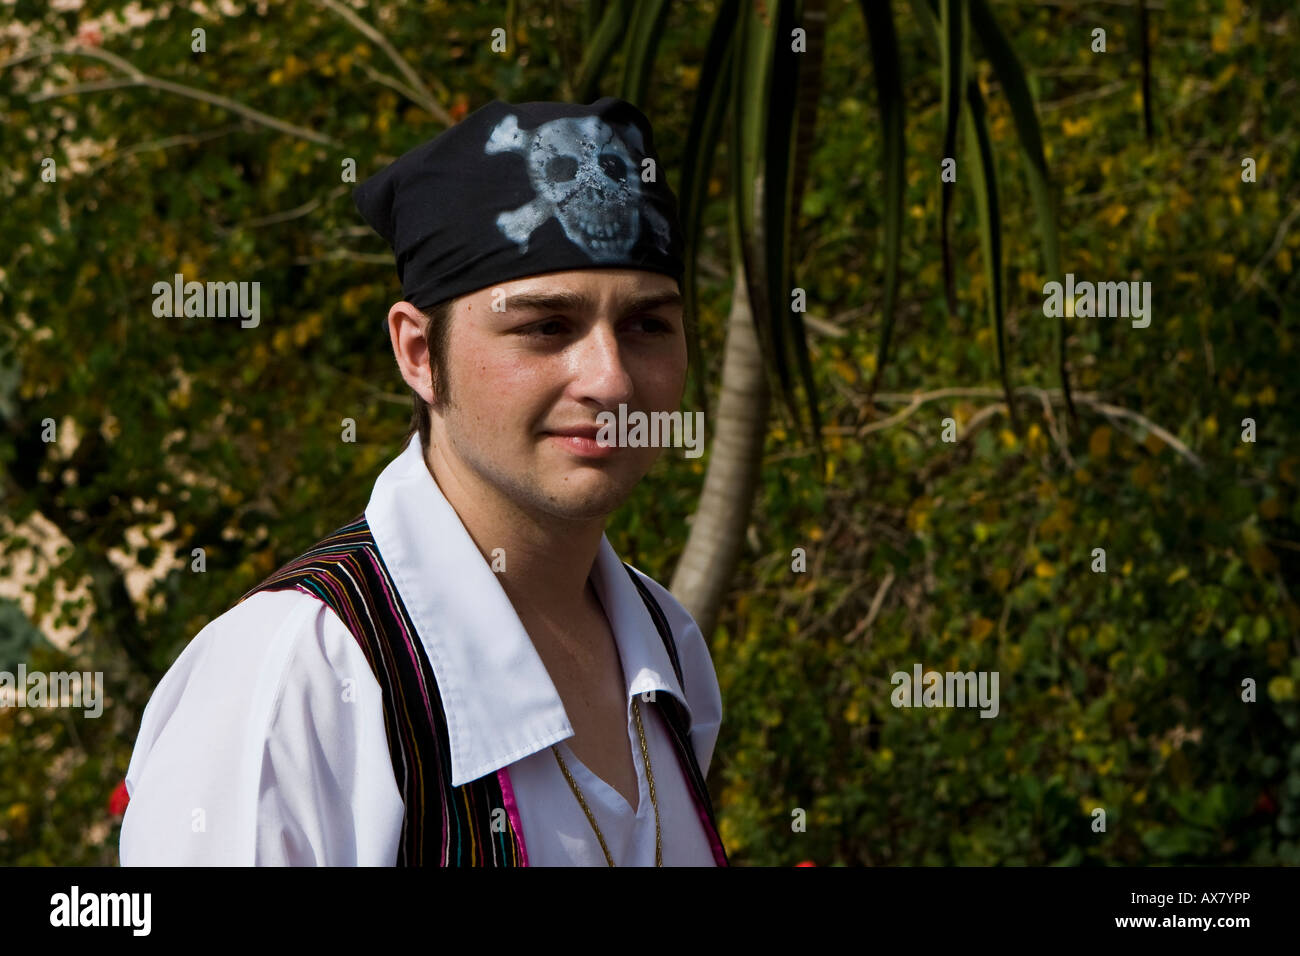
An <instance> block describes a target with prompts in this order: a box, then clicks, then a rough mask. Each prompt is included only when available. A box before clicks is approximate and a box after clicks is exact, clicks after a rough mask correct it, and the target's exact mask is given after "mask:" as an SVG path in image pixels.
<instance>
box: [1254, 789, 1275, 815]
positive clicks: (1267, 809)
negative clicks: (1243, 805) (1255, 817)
mask: <svg viewBox="0 0 1300 956" xmlns="http://www.w3.org/2000/svg"><path fill="white" fill-rule="evenodd" d="M1255 810H1256V811H1258V812H1259V813H1268V814H1273V813H1277V804H1276V803H1274V802H1273V798H1272V797H1270V796H1269V795H1268V791H1267V790H1265V791H1264V792H1263V793H1261V794H1260V795H1259V799H1258V800H1256V801H1255Z"/></svg>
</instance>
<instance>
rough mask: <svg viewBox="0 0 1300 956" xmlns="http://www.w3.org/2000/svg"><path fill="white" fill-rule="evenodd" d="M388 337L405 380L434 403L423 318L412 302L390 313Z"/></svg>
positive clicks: (427, 341)
mask: <svg viewBox="0 0 1300 956" xmlns="http://www.w3.org/2000/svg"><path fill="white" fill-rule="evenodd" d="M388 337H389V339H390V340H391V341H392V343H393V356H394V357H395V358H396V359H397V367H398V369H399V370H400V371H401V373H402V378H403V379H405V380H406V384H407V385H409V386H411V388H412V389H414V390H415V393H416V394H417V395H419V396H420V397H421V398H422V399H424V400H425V401H426V402H430V403H432V402H433V384H432V382H431V381H430V375H431V374H432V372H431V370H430V368H429V340H428V339H427V338H426V337H425V319H424V315H423V314H422V313H421V312H420V310H419V309H417V308H416V307H415V306H413V305H412V304H411V303H409V302H406V301H402V302H396V303H394V304H393V307H392V308H391V309H389V310H388Z"/></svg>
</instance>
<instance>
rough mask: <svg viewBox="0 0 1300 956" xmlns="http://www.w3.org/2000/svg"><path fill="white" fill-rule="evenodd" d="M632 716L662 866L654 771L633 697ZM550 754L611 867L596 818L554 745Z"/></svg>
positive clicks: (657, 862) (659, 863) (657, 864)
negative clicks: (639, 747) (558, 766)
mask: <svg viewBox="0 0 1300 956" xmlns="http://www.w3.org/2000/svg"><path fill="white" fill-rule="evenodd" d="M632 716H633V717H635V718H636V732H637V734H638V735H639V736H640V738H641V759H642V760H644V761H645V775H646V779H647V780H648V781H649V783H650V805H651V806H652V807H654V809H655V866H663V865H664V854H663V843H662V841H661V840H660V832H659V803H658V802H657V801H656V800H655V775H654V771H653V770H651V769H650V749H649V748H648V747H647V746H646V744H645V729H644V728H643V727H642V726H641V708H640V707H638V706H637V703H636V698H635V697H633V698H632ZM551 752H552V753H553V754H555V759H556V760H558V761H559V762H560V769H561V770H563V771H564V779H566V780H568V781H569V789H571V790H572V791H573V795H574V796H575V797H577V798H578V805H579V806H581V807H582V812H583V813H585V814H586V815H587V822H588V823H590V824H591V828H592V829H593V830H595V831H596V839H597V840H599V841H600V848H601V850H602V851H603V852H604V854H605V862H606V863H608V864H609V865H610V866H613V865H614V858H613V857H612V856H610V855H609V847H608V846H606V845H605V837H604V835H603V834H602V833H601V832H600V827H598V826H596V818H595V817H594V816H592V814H591V809H590V808H589V807H588V806H587V801H586V800H584V799H583V796H582V791H581V790H579V789H578V784H577V783H576V782H575V781H574V779H573V774H571V773H569V768H568V767H566V766H565V765H564V758H563V757H561V756H560V751H559V748H558V747H556V746H555V744H551Z"/></svg>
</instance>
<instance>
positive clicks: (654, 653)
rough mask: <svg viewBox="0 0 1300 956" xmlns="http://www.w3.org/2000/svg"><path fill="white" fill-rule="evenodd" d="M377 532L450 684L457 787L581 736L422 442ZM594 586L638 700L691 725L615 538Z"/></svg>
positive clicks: (390, 468)
mask: <svg viewBox="0 0 1300 956" xmlns="http://www.w3.org/2000/svg"><path fill="white" fill-rule="evenodd" d="M366 521H367V522H368V524H369V525H370V531H371V533H372V534H373V535H374V539H375V543H376V545H377V546H378V548H379V553H380V555H381V556H382V558H383V560H384V565H385V566H386V568H387V569H388V572H389V574H390V575H391V577H392V580H393V583H394V585H395V587H396V588H397V592H398V594H399V595H400V596H401V598H402V602H403V603H404V604H405V605H406V610H407V613H408V614H409V615H410V617H411V621H412V622H413V623H414V625H415V630H416V633H417V635H418V637H419V640H420V644H421V646H423V648H424V651H425V654H427V655H428V658H429V663H430V665H431V666H432V667H433V673H434V676H435V677H436V678H437V680H438V692H439V694H440V695H441V697H442V704H443V711H444V713H445V714H446V720H447V735H448V738H449V740H450V742H451V785H452V786H454V787H458V786H461V785H462V784H465V783H467V782H469V781H471V780H477V779H478V778H479V777H482V776H484V775H486V774H488V773H491V772H493V771H495V770H498V769H500V768H501V767H504V766H506V765H508V764H511V763H514V762H515V761H517V760H521V759H523V758H524V757H527V756H528V755H529V754H532V753H536V752H537V751H539V750H541V749H542V748H544V747H549V746H550V745H551V744H554V743H556V742H558V741H560V740H564V739H565V738H567V737H572V736H573V733H574V730H573V725H572V724H571V723H570V722H569V718H568V715H567V714H566V713H565V711H564V705H563V703H562V702H561V700H560V695H559V693H558V692H557V691H556V689H555V684H554V683H553V682H552V681H551V678H550V675H549V674H548V673H547V671H546V666H545V665H544V664H543V663H542V660H541V658H540V657H539V656H538V654H537V651H536V649H535V648H534V646H533V643H532V641H531V640H530V639H529V637H528V633H527V632H526V631H525V630H524V627H523V624H522V623H521V622H520V620H519V616H518V615H517V614H516V613H515V610H514V607H513V606H512V605H511V603H510V599H509V598H508V597H507V596H506V593H505V590H504V589H503V588H502V587H501V584H500V582H499V581H498V580H497V576H496V574H495V573H494V572H493V571H492V568H491V566H490V565H489V564H488V562H487V561H486V560H485V559H484V558H483V555H482V554H480V553H479V550H478V548H477V546H476V545H475V544H474V541H473V539H472V538H470V536H469V532H468V531H466V530H465V526H464V525H463V524H462V523H461V520H460V517H459V515H457V514H456V511H455V509H454V508H452V506H451V504H450V503H449V502H448V501H447V499H446V497H445V496H444V495H443V493H442V489H440V488H439V487H438V483H437V482H436V481H434V479H433V475H431V474H430V473H429V469H428V467H427V466H426V465H425V462H424V450H423V445H422V443H421V441H420V436H419V435H418V434H416V435H415V436H413V437H412V438H411V441H410V443H409V444H408V445H407V446H406V448H405V450H403V451H402V453H401V454H399V455H398V456H397V457H396V458H394V459H393V460H392V461H391V462H390V463H389V464H388V465H387V466H386V467H385V468H384V470H383V471H382V472H381V473H380V475H379V478H378V479H377V480H376V481H375V486H374V490H373V491H372V493H371V496H370V503H369V504H368V505H367V506H366ZM591 582H592V584H593V586H594V587H595V589H596V594H597V596H598V597H599V598H600V601H601V604H602V605H603V607H604V609H605V615H606V617H607V618H608V619H609V624H610V629H611V630H612V631H613V632H614V640H615V642H616V644H617V645H618V652H619V656H620V658H621V659H622V664H623V674H624V678H625V679H626V682H627V694H628V698H629V699H631V697H632V695H633V694H642V693H646V692H648V691H652V690H654V691H666V692H667V693H670V694H672V695H673V696H674V697H676V698H677V699H678V700H679V701H681V703H682V705H683V707H685V708H686V712H687V714H688V715H689V714H690V707H689V705H688V704H687V702H686V695H685V694H684V693H682V689H681V686H680V684H679V683H678V681H677V678H676V675H675V674H674V673H673V668H672V663H671V662H670V661H669V659H668V653H667V651H666V650H665V649H664V646H663V641H661V640H660V638H659V634H658V632H657V631H656V630H655V626H654V621H653V620H652V619H651V617H650V613H649V611H648V610H647V609H646V607H645V604H644V603H643V602H642V600H641V596H640V594H639V593H638V591H637V588H636V586H635V585H634V584H633V583H632V581H631V580H630V579H629V578H628V576H627V572H626V571H625V570H624V567H623V563H622V561H621V560H620V559H619V557H618V555H617V554H616V553H615V552H614V549H613V547H612V546H611V545H610V543H609V539H608V538H606V537H605V536H604V535H603V534H602V535H601V540H600V550H599V552H598V553H597V555H596V561H595V564H594V565H593V566H592V571H591Z"/></svg>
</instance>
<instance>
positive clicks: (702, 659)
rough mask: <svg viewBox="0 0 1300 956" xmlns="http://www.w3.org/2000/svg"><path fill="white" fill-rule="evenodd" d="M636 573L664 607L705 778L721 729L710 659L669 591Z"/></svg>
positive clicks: (718, 690) (691, 622)
mask: <svg viewBox="0 0 1300 956" xmlns="http://www.w3.org/2000/svg"><path fill="white" fill-rule="evenodd" d="M636 573H637V575H638V576H639V577H640V578H641V580H642V581H644V582H645V583H646V586H647V587H649V589H650V593H651V594H652V595H654V599H655V600H656V601H658V602H659V606H660V607H661V608H663V612H664V616H665V617H666V618H667V619H668V626H669V627H670V628H672V632H673V642H674V643H675V644H676V645H677V658H678V661H679V663H680V664H681V665H682V683H683V684H684V685H685V686H684V687H683V688H682V692H683V693H684V694H686V702H687V704H689V705H690V708H691V743H692V744H693V745H694V747H695V758H696V760H698V761H699V764H700V772H701V773H703V774H705V775H706V776H707V775H708V773H709V765H710V763H711V762H712V760H713V748H714V746H715V745H716V744H717V742H718V732H719V730H720V729H721V727H722V690H721V688H720V687H719V686H718V675H717V672H716V671H715V670H714V667H713V658H712V657H711V656H710V655H709V648H708V645H707V644H705V643H704V635H703V634H701V633H700V627H699V625H698V624H696V623H695V618H693V617H692V616H691V613H690V612H689V611H687V610H686V608H684V607H682V605H681V602H679V601H678V600H677V599H676V598H675V597H673V595H672V592H670V591H669V590H668V589H667V588H665V587H664V586H663V585H662V584H660V583H659V582H658V581H656V580H654V579H653V578H651V577H649V576H648V575H645V574H641V572H640V571H637V572H636Z"/></svg>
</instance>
